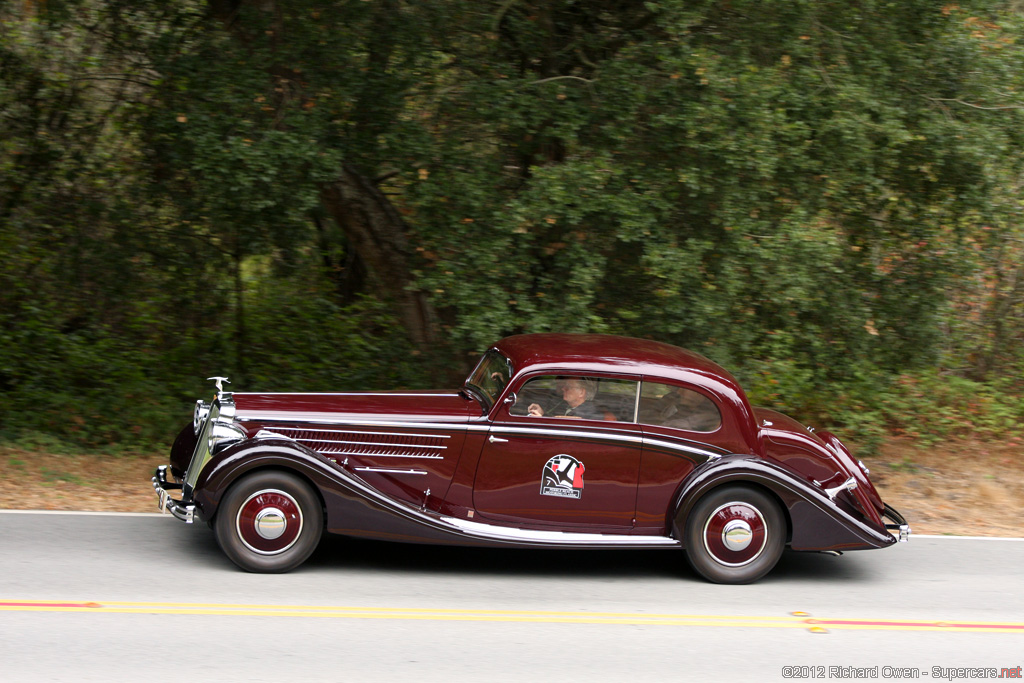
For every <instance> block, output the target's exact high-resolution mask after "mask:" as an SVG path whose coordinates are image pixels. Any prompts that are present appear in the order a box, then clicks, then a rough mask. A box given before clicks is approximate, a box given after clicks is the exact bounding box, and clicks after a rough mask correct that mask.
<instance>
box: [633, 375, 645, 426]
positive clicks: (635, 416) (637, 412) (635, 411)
mask: <svg viewBox="0 0 1024 683" xmlns="http://www.w3.org/2000/svg"><path fill="white" fill-rule="evenodd" d="M642 385H643V382H637V383H636V400H635V401H634V402H633V424H637V423H639V422H640V388H641V386H642Z"/></svg>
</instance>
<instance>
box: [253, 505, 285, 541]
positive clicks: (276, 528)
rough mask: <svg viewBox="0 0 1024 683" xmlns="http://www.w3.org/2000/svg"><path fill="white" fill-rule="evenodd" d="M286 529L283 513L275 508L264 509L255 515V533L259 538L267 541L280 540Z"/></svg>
mask: <svg viewBox="0 0 1024 683" xmlns="http://www.w3.org/2000/svg"><path fill="white" fill-rule="evenodd" d="M287 528H288V520H286V519H285V516H284V513H283V512H281V511H280V510H278V509H277V508H273V507H272V508H264V509H262V510H260V511H259V512H258V513H256V533H258V534H259V535H260V537H261V538H265V539H267V540H268V541H272V540H274V539H275V538H281V536H283V535H284V532H285V529H287Z"/></svg>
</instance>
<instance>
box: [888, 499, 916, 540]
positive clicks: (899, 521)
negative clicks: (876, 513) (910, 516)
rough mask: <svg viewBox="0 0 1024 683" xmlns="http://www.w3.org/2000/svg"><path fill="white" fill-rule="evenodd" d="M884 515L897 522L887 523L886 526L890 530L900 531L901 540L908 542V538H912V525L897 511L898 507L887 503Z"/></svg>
mask: <svg viewBox="0 0 1024 683" xmlns="http://www.w3.org/2000/svg"><path fill="white" fill-rule="evenodd" d="M882 516H883V517H886V518H888V519H891V520H892V521H893V522H895V524H886V525H885V528H886V529H888V530H889V531H898V532H899V542H900V543H906V542H907V539H908V538H910V525H909V524H907V520H906V519H904V518H903V515H901V514H900V513H899V512H897V511H896V508H894V507H892V506H891V505H889V504H888V503H886V505H885V510H884V511H883V512H882Z"/></svg>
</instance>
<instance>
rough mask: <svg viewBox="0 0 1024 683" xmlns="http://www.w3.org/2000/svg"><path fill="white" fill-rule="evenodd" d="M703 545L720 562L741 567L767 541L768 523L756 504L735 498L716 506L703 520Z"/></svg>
mask: <svg viewBox="0 0 1024 683" xmlns="http://www.w3.org/2000/svg"><path fill="white" fill-rule="evenodd" d="M703 535H704V539H703V540H704V548H705V549H706V550H707V551H708V553H709V554H710V555H711V557H713V558H714V559H715V561H716V562H718V563H719V564H722V565H725V566H726V567H742V566H744V565H746V564H750V563H751V562H753V561H754V560H756V559H757V558H758V556H760V554H761V552H762V551H763V550H764V549H765V547H766V546H767V544H768V525H767V524H766V523H765V521H764V516H763V515H762V514H761V511H760V510H758V509H757V508H756V507H754V506H753V505H751V504H750V503H747V502H745V501H741V500H736V501H732V502H729V503H726V504H724V505H720V506H718V507H717V508H715V510H714V512H712V513H711V514H710V515H709V516H708V518H707V521H706V522H705V523H704V534H703Z"/></svg>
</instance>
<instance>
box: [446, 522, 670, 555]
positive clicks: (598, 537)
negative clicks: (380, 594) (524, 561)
mask: <svg viewBox="0 0 1024 683" xmlns="http://www.w3.org/2000/svg"><path fill="white" fill-rule="evenodd" d="M441 521H442V522H445V523H447V524H451V525H452V526H454V527H457V528H458V529H459V530H460V531H462V532H463V533H465V534H467V535H469V536H475V537H478V538H487V539H495V540H503V541H526V542H528V543H539V544H545V545H546V544H551V545H559V546H566V545H587V546H602V545H608V546H620V547H629V546H647V547H651V546H657V547H664V548H672V547H679V546H680V545H681V544H680V543H679V541H677V540H676V539H674V538H669V537H667V536H626V535H624V534H617V535H612V534H584V533H573V532H569V531H537V530H535V529H515V528H511V527H503V526H495V525H493V524H483V523H481V522H470V521H468V520H465V519H458V518H456V517H442V518H441Z"/></svg>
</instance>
